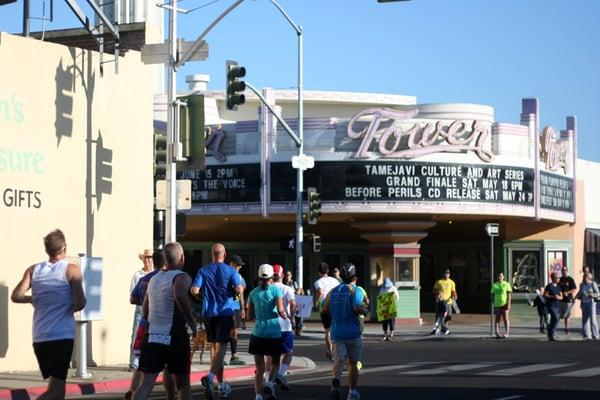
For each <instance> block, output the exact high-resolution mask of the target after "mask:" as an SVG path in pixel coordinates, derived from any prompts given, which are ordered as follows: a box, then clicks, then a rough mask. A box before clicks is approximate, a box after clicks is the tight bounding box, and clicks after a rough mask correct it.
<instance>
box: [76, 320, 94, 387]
mask: <svg viewBox="0 0 600 400" xmlns="http://www.w3.org/2000/svg"><path fill="white" fill-rule="evenodd" d="M77 325H79V353H78V355H77V373H76V375H75V376H76V377H78V378H89V377H90V376H91V374H90V373H89V372H88V371H87V343H86V342H87V321H78V322H77Z"/></svg>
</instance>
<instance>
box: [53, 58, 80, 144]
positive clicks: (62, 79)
mask: <svg viewBox="0 0 600 400" xmlns="http://www.w3.org/2000/svg"><path fill="white" fill-rule="evenodd" d="M54 80H55V81H56V97H55V100H54V105H55V107H56V118H55V121H54V128H55V132H56V147H58V146H59V145H60V140H61V139H62V137H63V136H66V137H71V135H72V134H73V95H74V87H75V76H74V75H73V72H72V67H67V68H63V62H62V60H61V61H60V64H59V65H58V66H57V67H56V76H55V78H54Z"/></svg>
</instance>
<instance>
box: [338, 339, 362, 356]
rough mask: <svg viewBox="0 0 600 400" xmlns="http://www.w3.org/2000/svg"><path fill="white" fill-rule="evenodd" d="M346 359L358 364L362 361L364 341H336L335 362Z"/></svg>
mask: <svg viewBox="0 0 600 400" xmlns="http://www.w3.org/2000/svg"><path fill="white" fill-rule="evenodd" d="M346 357H348V358H349V359H350V361H351V362H358V361H361V359H362V339H360V338H358V339H350V340H334V341H333V358H334V359H335V360H342V361H343V360H345V359H346Z"/></svg>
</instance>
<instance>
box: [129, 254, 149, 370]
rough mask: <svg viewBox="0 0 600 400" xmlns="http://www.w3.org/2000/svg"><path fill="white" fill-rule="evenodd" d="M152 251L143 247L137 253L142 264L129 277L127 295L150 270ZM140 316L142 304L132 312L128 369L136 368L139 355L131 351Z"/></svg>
mask: <svg viewBox="0 0 600 400" xmlns="http://www.w3.org/2000/svg"><path fill="white" fill-rule="evenodd" d="M152 253H154V252H153V251H152V250H151V249H145V250H144V251H143V252H142V253H140V254H138V258H139V259H140V260H142V263H143V264H144V266H143V267H142V269H140V270H139V271H135V273H134V274H133V277H132V278H131V285H130V287H129V295H130V297H131V292H133V289H135V287H136V286H137V284H138V281H139V280H140V278H141V277H143V276H144V275H146V274H147V273H149V272H151V271H152V267H153V265H154V264H153V262H152ZM141 318H142V306H141V305H137V304H136V306H135V312H134V313H133V328H132V331H131V344H130V346H129V369H130V370H132V371H133V370H136V369H137V368H138V363H139V357H137V356H136V355H135V354H134V352H133V344H134V342H135V334H136V332H137V330H138V326H139V324H140V319H141Z"/></svg>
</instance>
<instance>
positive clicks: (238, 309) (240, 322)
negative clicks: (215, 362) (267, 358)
mask: <svg viewBox="0 0 600 400" xmlns="http://www.w3.org/2000/svg"><path fill="white" fill-rule="evenodd" d="M229 265H231V266H232V267H233V268H235V270H236V272H237V273H238V274H239V275H240V281H241V285H242V287H243V289H242V292H241V293H239V294H237V295H235V296H234V297H233V300H234V302H233V312H234V314H233V330H232V331H231V335H229V346H230V347H231V358H230V359H229V364H230V365H245V364H246V363H245V362H244V361H242V360H241V359H240V358H239V357H238V355H237V342H238V334H237V330H238V328H239V327H242V329H246V311H245V310H246V301H245V299H244V291H245V290H246V280H245V279H244V278H243V277H242V275H241V274H240V269H242V267H243V266H244V265H246V263H245V262H244V261H243V260H242V257H240V256H237V255H233V256H231V258H230V259H229Z"/></svg>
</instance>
